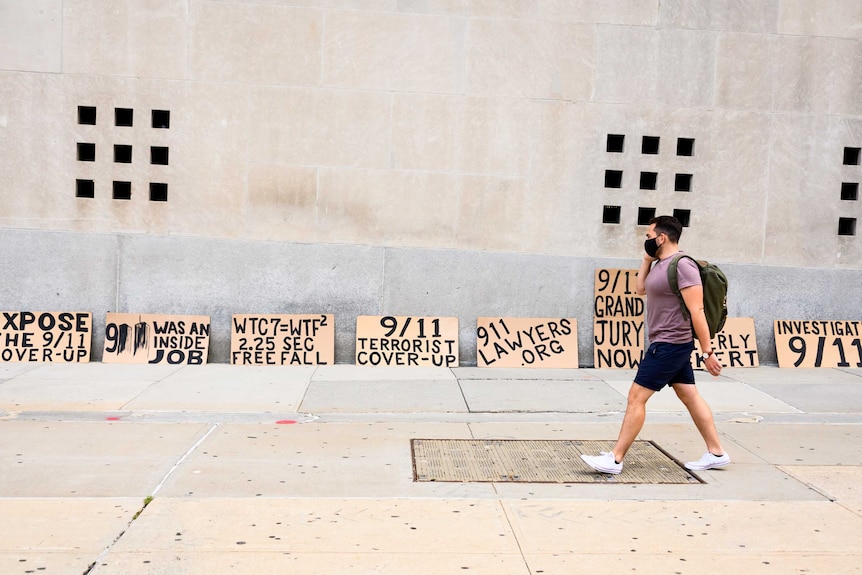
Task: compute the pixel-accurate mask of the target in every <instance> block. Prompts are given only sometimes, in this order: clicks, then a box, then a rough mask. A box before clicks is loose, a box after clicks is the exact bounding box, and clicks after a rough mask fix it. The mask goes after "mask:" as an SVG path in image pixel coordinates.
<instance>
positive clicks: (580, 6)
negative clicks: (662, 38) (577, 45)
mask: <svg viewBox="0 0 862 575" xmlns="http://www.w3.org/2000/svg"><path fill="white" fill-rule="evenodd" d="M536 3H537V6H538V16H537V17H538V18H539V19H541V20H554V21H559V22H584V23H593V24H619V25H621V26H655V25H656V24H657V22H658V13H659V4H660V2H659V0H536Z"/></svg>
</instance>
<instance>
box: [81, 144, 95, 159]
mask: <svg viewBox="0 0 862 575" xmlns="http://www.w3.org/2000/svg"><path fill="white" fill-rule="evenodd" d="M78 161H79V162H95V161H96V144H88V143H81V142H78Z"/></svg>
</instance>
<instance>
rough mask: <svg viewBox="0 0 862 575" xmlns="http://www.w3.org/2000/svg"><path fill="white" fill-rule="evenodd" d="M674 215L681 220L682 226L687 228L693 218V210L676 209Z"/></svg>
mask: <svg viewBox="0 0 862 575" xmlns="http://www.w3.org/2000/svg"><path fill="white" fill-rule="evenodd" d="M673 217H675V218H676V219H678V220H679V223H681V224H682V227H684V228H687V227H688V223H689V221H690V220H691V210H674V211H673Z"/></svg>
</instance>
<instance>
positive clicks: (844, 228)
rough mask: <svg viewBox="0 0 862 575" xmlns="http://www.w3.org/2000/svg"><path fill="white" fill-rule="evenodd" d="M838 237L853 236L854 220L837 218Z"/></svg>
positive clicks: (854, 233)
mask: <svg viewBox="0 0 862 575" xmlns="http://www.w3.org/2000/svg"><path fill="white" fill-rule="evenodd" d="M838 235H839V236H855V235H856V218H838Z"/></svg>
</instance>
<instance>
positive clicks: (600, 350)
mask: <svg viewBox="0 0 862 575" xmlns="http://www.w3.org/2000/svg"><path fill="white" fill-rule="evenodd" d="M637 276H638V270H622V269H597V270H596V293H595V300H594V306H593V307H594V309H593V312H594V314H595V317H594V319H593V360H594V362H595V366H596V368H598V369H601V368H614V369H637V366H638V365H639V364H640V362H641V360H642V359H643V354H644V331H645V329H644V299H643V297H642V296H639V295H637V293H635V289H636V287H637V283H636V282H637Z"/></svg>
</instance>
